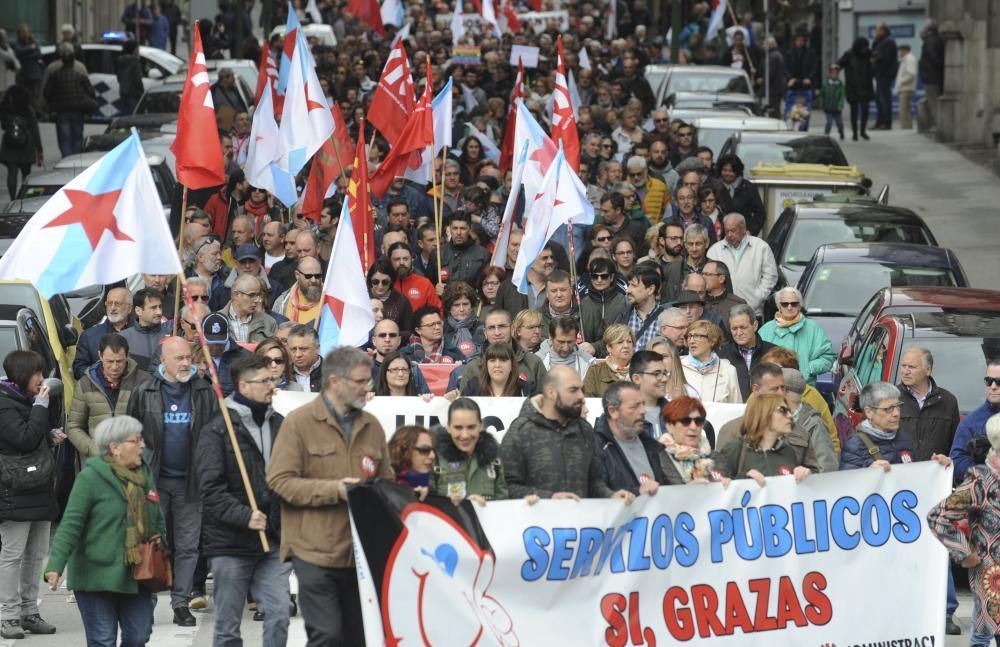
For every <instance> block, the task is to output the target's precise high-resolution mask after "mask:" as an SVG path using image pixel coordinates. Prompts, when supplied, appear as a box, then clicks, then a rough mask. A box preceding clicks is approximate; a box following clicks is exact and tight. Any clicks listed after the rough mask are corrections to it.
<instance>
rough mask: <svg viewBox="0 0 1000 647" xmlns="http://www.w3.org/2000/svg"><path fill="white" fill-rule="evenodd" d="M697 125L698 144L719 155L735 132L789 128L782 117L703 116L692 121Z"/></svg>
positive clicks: (692, 123)
mask: <svg viewBox="0 0 1000 647" xmlns="http://www.w3.org/2000/svg"><path fill="white" fill-rule="evenodd" d="M691 125H692V126H694V127H695V133H696V136H697V138H698V146H708V147H709V148H711V149H712V152H713V153H715V154H716V155H718V153H719V151H721V150H722V146H723V144H725V143H726V140H727V139H729V138H730V137H732V136H733V134H735V133H740V132H744V131H747V130H768V131H777V130H788V124H786V123H785V122H784V121H782V120H781V119H771V118H770V117H751V116H746V115H743V116H738V117H701V118H699V119H695V120H694V121H692V122H691Z"/></svg>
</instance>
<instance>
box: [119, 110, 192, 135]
mask: <svg viewBox="0 0 1000 647" xmlns="http://www.w3.org/2000/svg"><path fill="white" fill-rule="evenodd" d="M133 128H135V129H136V130H138V131H139V134H140V135H142V134H144V133H146V132H153V133H156V134H163V135H176V134H177V113H176V112H172V113H171V112H150V113H147V114H143V115H122V116H120V117H115V118H114V119H112V120H111V121H110V122H109V123H108V127H107V128H106V129H105V131H104V132H105V133H116V132H121V133H125V134H126V135H127V134H129V133H130V132H132V129H133Z"/></svg>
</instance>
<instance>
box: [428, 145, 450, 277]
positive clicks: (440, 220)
mask: <svg viewBox="0 0 1000 647" xmlns="http://www.w3.org/2000/svg"><path fill="white" fill-rule="evenodd" d="M447 165H448V144H445V145H444V148H443V149H442V153H441V195H440V197H439V196H438V195H437V191H435V192H434V196H435V199H436V204H437V208H436V209H435V213H434V229H435V231H436V233H437V248H436V250H435V251H437V270H438V283H440V282H441V272H442V271H443V268H442V267H441V245H442V237H441V234H442V229H443V227H444V174H445V172H446V168H447ZM431 183H432V185H433V183H434V165H433V162H432V164H431Z"/></svg>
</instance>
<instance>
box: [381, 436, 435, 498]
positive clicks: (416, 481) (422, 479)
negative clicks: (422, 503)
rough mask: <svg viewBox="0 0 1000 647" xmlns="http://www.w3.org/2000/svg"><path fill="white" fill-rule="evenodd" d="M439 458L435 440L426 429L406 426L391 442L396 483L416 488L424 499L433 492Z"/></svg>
mask: <svg viewBox="0 0 1000 647" xmlns="http://www.w3.org/2000/svg"><path fill="white" fill-rule="evenodd" d="M435 458H436V455H435V453H434V439H433V438H432V437H431V432H429V431H427V428H426V427H421V426H419V425H404V426H402V427H400V428H399V429H397V430H396V433H394V434H393V435H392V439H391V440H390V441H389V460H390V462H391V464H392V471H393V472H395V473H396V483H398V484H400V485H405V486H407V487H411V488H413V489H414V491H416V493H417V495H418V496H420V498H421V499H423V498H424V497H426V496H427V492H428V491H429V489H430V485H431V472H432V471H433V469H434V461H435Z"/></svg>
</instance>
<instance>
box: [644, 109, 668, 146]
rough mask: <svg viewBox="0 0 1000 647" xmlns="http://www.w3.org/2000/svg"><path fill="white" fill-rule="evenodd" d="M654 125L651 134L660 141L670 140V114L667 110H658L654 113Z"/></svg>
mask: <svg viewBox="0 0 1000 647" xmlns="http://www.w3.org/2000/svg"><path fill="white" fill-rule="evenodd" d="M652 124H653V129H652V130H651V131H650V132H651V133H652V134H653V135H654V136H656V137H657V138H659V139H658V141H666V140H667V139H669V138H670V113H669V112H668V111H667V109H666V108H657V109H656V110H654V111H653V117H652ZM647 128H648V127H647Z"/></svg>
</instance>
